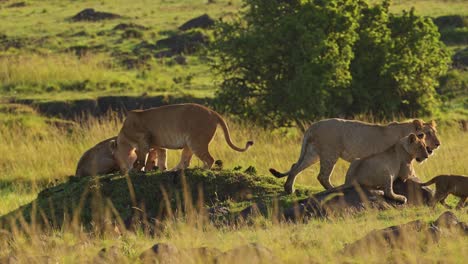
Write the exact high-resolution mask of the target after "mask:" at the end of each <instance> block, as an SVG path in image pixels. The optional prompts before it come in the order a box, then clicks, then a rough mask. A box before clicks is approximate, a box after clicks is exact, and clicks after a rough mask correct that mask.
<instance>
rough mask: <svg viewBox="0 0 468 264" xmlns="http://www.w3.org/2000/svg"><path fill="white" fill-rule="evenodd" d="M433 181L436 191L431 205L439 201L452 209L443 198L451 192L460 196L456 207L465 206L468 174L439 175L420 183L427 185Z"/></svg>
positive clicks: (467, 192)
mask: <svg viewBox="0 0 468 264" xmlns="http://www.w3.org/2000/svg"><path fill="white" fill-rule="evenodd" d="M434 183H435V185H436V192H435V195H434V199H433V200H432V206H435V204H436V203H437V202H440V203H441V204H442V205H443V206H445V207H446V208H449V209H452V207H450V206H449V205H448V204H446V203H445V199H446V198H447V196H448V195H449V194H453V195H455V196H458V197H460V201H459V202H458V204H457V209H461V208H463V207H465V202H466V198H467V197H468V176H462V175H439V176H436V177H434V178H432V179H431V180H430V181H428V182H425V183H423V184H421V185H422V186H428V185H431V184H434Z"/></svg>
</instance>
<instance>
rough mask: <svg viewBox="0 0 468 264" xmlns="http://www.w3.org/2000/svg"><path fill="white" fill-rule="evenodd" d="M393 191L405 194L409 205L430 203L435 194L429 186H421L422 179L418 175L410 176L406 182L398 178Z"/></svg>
mask: <svg viewBox="0 0 468 264" xmlns="http://www.w3.org/2000/svg"><path fill="white" fill-rule="evenodd" d="M393 191H394V192H395V193H396V194H401V195H404V196H405V197H406V198H407V199H408V201H407V204H409V205H429V204H430V201H431V200H432V197H433V196H434V194H433V192H432V190H431V189H430V188H429V187H427V186H421V180H419V178H417V177H413V178H409V179H407V180H406V181H405V182H403V181H402V180H400V179H397V180H396V181H395V182H394V183H393Z"/></svg>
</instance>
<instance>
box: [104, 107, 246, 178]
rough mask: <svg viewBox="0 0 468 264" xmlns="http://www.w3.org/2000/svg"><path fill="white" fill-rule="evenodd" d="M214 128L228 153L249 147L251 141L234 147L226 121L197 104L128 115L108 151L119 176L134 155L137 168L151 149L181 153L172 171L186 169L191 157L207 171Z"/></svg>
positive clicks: (211, 163) (141, 111)
mask: <svg viewBox="0 0 468 264" xmlns="http://www.w3.org/2000/svg"><path fill="white" fill-rule="evenodd" d="M218 125H220V126H221V128H222V129H223V132H224V137H225V139H226V142H227V144H228V145H229V146H230V147H231V148H232V149H234V150H236V151H239V152H244V151H246V150H247V149H248V148H249V147H250V146H251V145H253V142H252V141H248V142H247V143H246V145H245V147H244V148H239V147H237V146H235V145H234V144H233V143H232V141H231V137H230V134H229V129H228V127H227V124H226V121H224V119H223V118H222V117H221V115H219V114H218V113H216V112H215V111H213V110H210V109H208V108H206V107H204V106H202V105H198V104H175V105H168V106H162V107H156V108H151V109H148V110H134V111H130V112H129V113H128V115H127V118H126V119H125V121H124V124H123V126H122V129H121V130H120V132H119V135H118V137H117V141H116V142H115V144H111V147H112V149H113V151H114V156H115V158H116V159H117V160H118V162H119V167H120V170H121V172H122V173H127V172H128V170H130V169H131V168H132V165H133V156H132V153H133V152H134V151H135V152H136V154H137V161H138V163H139V164H140V166H141V164H144V160H145V155H146V153H148V152H149V150H150V148H151V147H152V146H154V147H157V148H164V149H183V151H182V157H181V159H180V163H179V164H178V165H177V166H176V167H175V168H174V169H173V170H179V169H185V168H187V167H188V166H189V164H190V160H191V158H192V155H193V154H195V155H196V156H197V157H198V158H200V159H201V160H202V161H203V162H204V164H205V166H204V167H205V168H207V169H210V168H211V166H212V165H213V163H214V159H213V157H212V156H211V154H210V152H209V151H208V145H209V144H210V142H211V140H212V139H213V137H214V134H215V132H216V128H217V126H218ZM137 169H138V167H137Z"/></svg>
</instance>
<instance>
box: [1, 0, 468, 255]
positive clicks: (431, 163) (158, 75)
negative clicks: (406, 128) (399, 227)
mask: <svg viewBox="0 0 468 264" xmlns="http://www.w3.org/2000/svg"><path fill="white" fill-rule="evenodd" d="M20 2H23V4H18V3H20ZM370 3H371V4H373V3H380V1H370ZM413 6H414V7H415V11H414V14H415V15H417V16H423V17H430V18H432V19H434V23H435V24H436V25H437V26H438V30H439V32H440V34H441V39H442V40H443V41H444V43H445V45H447V47H448V50H450V52H451V56H452V57H453V61H454V62H453V65H451V66H450V69H449V71H448V73H447V74H446V75H445V76H442V77H441V78H440V86H438V87H436V93H437V96H436V97H438V98H439V100H440V107H439V109H438V111H435V114H434V115H431V116H420V117H422V118H424V119H425V120H429V119H432V118H435V119H437V121H438V123H439V124H440V127H439V134H440V137H441V140H442V147H441V148H440V149H439V150H437V151H436V152H435V155H433V156H432V157H431V158H430V159H429V160H427V162H425V163H423V164H419V165H417V168H416V172H417V174H418V175H419V176H420V177H421V178H422V179H423V180H427V179H429V178H431V177H433V176H435V175H438V174H442V173H454V174H465V175H466V174H468V168H467V166H466V164H467V158H466V157H468V153H467V150H466V147H465V146H466V145H467V144H468V137H467V136H466V132H463V130H461V129H460V128H461V127H460V124H459V121H462V120H467V116H468V110H467V109H468V107H467V106H468V96H467V85H468V77H467V76H468V75H467V72H466V63H465V64H463V63H462V62H463V61H464V59H463V58H465V61H466V48H467V46H468V42H467V38H466V32H467V24H466V17H467V16H468V8H467V7H466V3H465V2H464V1H463V0H443V1H442V0H412V1H396V0H395V1H393V2H392V3H391V4H390V7H389V13H388V16H389V17H390V16H395V18H399V17H400V15H402V10H407V11H408V10H410V8H411V7H413ZM85 8H94V9H95V10H97V11H105V12H112V13H115V14H119V15H121V17H120V18H116V19H112V20H102V21H98V22H72V21H70V18H71V17H73V16H74V15H75V14H77V13H78V12H80V11H82V10H83V9H85ZM239 10H246V9H243V8H242V2H241V1H238V0H232V1H228V0H225V1H223V0H215V1H205V0H197V1H192V0H161V1H149V0H134V1H126V0H116V1H96V0H84V1H72V0H70V1H68V0H67V1H62V0H47V1H39V0H28V1H16V0H7V1H0V21H2V23H0V103H1V105H0V142H1V143H0V154H1V155H0V198H1V199H2V202H1V204H0V214H1V215H4V214H7V213H8V212H11V211H13V210H15V209H16V208H18V207H19V206H21V205H24V204H27V203H29V202H31V201H32V200H34V199H35V198H36V197H37V194H38V193H39V192H40V191H41V190H43V189H44V188H46V187H49V186H54V185H57V184H60V183H62V182H64V181H67V180H68V176H69V175H72V174H73V173H74V170H75V166H76V163H77V161H78V159H79V157H80V156H81V154H82V153H83V152H84V151H85V150H86V149H88V148H89V147H91V146H93V145H94V144H96V143H97V142H99V141H101V140H103V139H105V138H108V137H111V136H114V135H115V134H116V133H117V131H118V129H119V127H120V125H121V121H122V120H121V118H120V117H119V116H118V115H117V114H115V113H111V114H109V115H108V116H106V117H102V118H92V117H90V118H85V119H86V121H83V122H75V121H70V120H63V119H59V118H57V117H51V116H47V117H46V116H44V115H43V113H42V112H41V110H40V109H39V108H35V107H32V106H33V105H34V104H35V103H39V102H40V103H45V104H46V106H49V105H50V106H52V105H54V104H56V103H58V102H62V101H66V102H69V103H70V105H73V103H74V102H76V100H78V99H96V98H97V97H100V96H107V95H116V96H123V95H133V96H138V97H141V98H144V97H145V96H153V95H171V96H185V95H190V96H192V97H194V98H205V97H209V98H213V96H214V95H215V92H216V89H217V87H218V86H217V84H219V83H220V82H221V79H217V78H216V77H215V75H214V74H213V73H212V72H211V68H210V65H211V64H212V63H214V62H217V61H218V59H219V58H216V57H213V56H211V55H209V54H207V53H206V52H205V50H204V49H203V48H200V49H198V50H197V51H196V52H194V53H186V52H181V53H180V54H176V55H174V56H172V57H163V58H160V57H157V56H156V55H155V54H156V53H158V52H161V51H165V50H166V49H167V48H166V47H156V46H153V45H155V44H156V42H157V41H158V40H161V39H164V38H167V37H171V36H176V35H181V34H185V32H183V31H181V30H179V29H178V27H179V26H180V25H182V24H183V23H184V22H186V21H187V20H189V19H191V18H193V17H196V16H198V15H201V14H204V13H207V14H209V15H210V16H211V17H212V18H214V19H218V18H221V17H222V18H223V19H224V20H225V21H228V20H230V21H235V18H236V14H237V12H238V11H239ZM376 12H377V11H376ZM379 12H380V11H378V12H377V13H378V14H387V13H385V12H380V13H379ZM408 16H409V15H408ZM447 17H448V18H447ZM347 19H350V18H347ZM417 20H419V18H418V19H417ZM422 20H423V21H424V22H423V23H424V24H430V22H428V21H427V20H425V19H422ZM119 24H136V25H139V26H143V27H138V26H135V25H133V26H131V27H130V28H127V29H125V30H122V29H115V27H116V26H118V25H119ZM432 29H433V28H432ZM135 31H137V32H135ZM197 32H199V33H202V34H204V35H205V36H206V37H207V38H208V39H209V40H210V41H214V33H213V32H212V30H211V29H192V30H190V31H189V33H191V34H195V33H197ZM431 34H435V33H434V32H433V31H431ZM463 54H465V55H463ZM179 55H180V56H183V57H184V58H185V62H186V64H179V63H178V62H177V61H178V60H176V57H177V56H179ZM456 56H458V57H456ZM455 58H457V59H455ZM458 58H459V59H458ZM463 65H464V66H463ZM18 99H22V100H23V101H22V103H21V104H19V103H18V102H16V103H14V102H13V101H15V100H16V101H17V100H18ZM301 99H302V98H301ZM234 110H235V109H234ZM353 111H354V110H353ZM356 111H357V112H360V111H363V112H365V111H366V110H362V109H361V110H356ZM225 115H226V116H228V115H227V114H225ZM356 117H357V118H359V119H362V120H368V121H383V122H384V121H385V120H380V119H378V118H375V117H374V116H373V115H363V116H356ZM401 118H403V117H401ZM390 119H393V118H389V119H388V120H390ZM235 121H238V118H232V119H228V122H229V124H230V127H231V128H232V129H231V130H232V136H233V140H234V141H235V142H244V141H245V140H247V139H253V140H254V141H255V145H254V146H253V147H252V148H251V149H249V151H248V152H246V153H242V154H240V153H236V152H234V151H232V150H230V149H229V148H228V147H227V146H226V143H225V142H224V139H223V137H222V136H220V135H217V136H216V138H215V140H214V142H213V143H212V144H211V147H210V151H211V152H212V154H213V156H214V157H215V158H217V159H221V160H223V161H224V164H225V168H227V169H233V168H234V167H236V166H239V165H240V166H242V167H243V168H246V167H248V166H250V165H253V166H255V168H256V169H257V170H258V173H259V175H263V177H270V176H269V175H268V172H267V169H268V168H269V167H274V168H277V169H279V170H283V169H287V168H289V167H290V165H291V163H292V162H294V161H295V160H296V159H297V156H298V155H299V151H300V142H301V138H302V134H301V132H300V131H298V130H297V129H294V128H291V129H276V130H273V131H271V130H265V129H264V128H262V127H261V126H257V125H255V124H252V123H251V122H244V123H242V122H235ZM179 155H180V153H179V151H169V167H171V166H175V164H176V163H177V161H178V157H179ZM201 164H202V163H201V161H199V160H197V159H194V160H193V161H192V166H200V165H201ZM347 167H348V164H347V163H346V162H343V161H340V162H339V163H338V165H337V167H336V169H335V170H334V173H333V176H332V181H333V183H334V184H339V183H341V182H343V180H344V178H343V177H344V174H345V171H346V169H347ZM318 169H319V168H318V166H312V167H311V168H309V169H307V170H306V171H304V172H303V173H302V174H301V175H300V176H299V177H298V183H299V184H300V185H303V186H307V188H310V189H312V190H314V191H315V190H317V191H318V190H321V187H320V186H319V184H318V182H317V180H316V175H317V174H318ZM456 200H457V199H455V198H453V197H450V198H449V203H450V204H452V205H454V204H455V203H456ZM443 210H444V209H443V208H442V207H441V206H437V207H436V208H435V209H431V208H406V209H404V210H389V211H385V212H379V211H370V212H366V213H363V214H358V215H354V216H350V217H342V218H335V219H331V220H328V221H322V220H313V221H311V222H309V223H306V224H290V223H275V222H274V221H272V220H271V219H260V220H259V221H258V222H257V223H256V224H254V225H251V226H223V227H219V226H216V225H213V224H210V223H206V222H203V223H197V222H190V221H187V220H186V219H185V220H184V219H177V220H176V221H171V222H167V223H164V226H165V228H164V229H163V230H162V231H161V232H158V233H156V234H144V233H143V232H136V233H123V234H118V233H105V234H97V233H92V232H91V233H90V232H85V231H83V230H82V229H81V227H80V226H79V225H76V226H74V227H70V228H65V227H64V228H63V229H54V230H51V231H49V232H46V233H42V232H34V228H32V229H30V230H32V231H31V232H29V233H28V232H26V233H18V234H15V236H9V235H7V234H5V233H3V232H2V231H0V262H6V261H7V259H9V260H8V261H10V260H12V259H13V260H19V261H20V262H21V263H43V262H59V263H81V262H90V261H92V260H93V259H94V258H95V256H96V255H97V254H98V252H99V251H100V250H101V249H102V248H107V249H109V248H110V247H111V246H115V248H117V253H116V257H117V259H118V262H119V263H126V262H132V263H134V262H138V255H139V254H140V253H141V252H142V251H143V250H145V249H147V248H149V247H150V246H151V245H153V244H154V243H155V242H169V243H173V244H175V245H177V246H179V247H182V248H183V247H198V246H209V247H218V248H220V249H221V250H228V249H231V248H234V247H236V246H239V245H243V244H245V243H249V242H259V243H261V244H263V245H265V246H267V247H269V248H271V249H272V250H274V251H275V253H276V254H277V255H278V258H279V259H280V260H281V261H286V262H297V263H298V262H301V263H303V262H342V261H346V260H349V261H351V262H364V261H366V262H377V261H381V260H382V258H384V259H385V261H387V262H396V263H408V262H410V263H415V262H421V261H423V262H424V261H427V262H432V261H442V262H451V263H462V262H463V260H464V259H466V256H467V255H468V253H467V249H466V246H465V245H466V244H467V242H468V241H467V240H466V237H453V238H452V239H448V240H444V241H442V242H441V243H440V244H438V245H428V246H427V248H418V249H415V248H413V247H412V248H409V249H404V250H397V251H388V252H379V253H375V254H371V256H357V257H353V258H351V257H350V258H349V259H343V257H341V256H337V255H336V252H337V251H339V250H341V249H342V248H343V246H344V244H345V243H349V242H352V241H354V240H356V239H359V238H361V237H362V236H364V235H365V234H366V233H368V232H370V231H371V230H372V229H375V228H383V227H387V226H389V225H393V224H401V223H405V222H409V221H412V220H415V219H418V218H421V219H423V220H425V221H432V220H434V219H435V218H437V217H438V215H440V213H441V212H443ZM456 214H457V215H458V216H459V217H460V218H461V219H462V220H464V221H468V218H467V214H466V213H465V211H461V212H456ZM44 252H46V253H44Z"/></svg>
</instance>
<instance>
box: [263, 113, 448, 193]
mask: <svg viewBox="0 0 468 264" xmlns="http://www.w3.org/2000/svg"><path fill="white" fill-rule="evenodd" d="M436 132H437V131H436V123H435V122H434V121H431V122H430V123H424V122H423V121H421V120H414V121H410V122H402V123H399V122H393V123H390V124H388V125H377V124H370V123H365V122H361V121H356V120H344V119H338V118H332V119H324V120H321V121H318V122H316V123H314V124H312V125H311V126H310V127H309V128H308V129H307V131H306V132H305V134H304V139H303V141H302V149H301V155H300V157H299V160H298V161H297V162H296V163H295V164H293V165H292V166H291V169H290V170H289V171H287V172H284V173H281V172H279V171H277V170H275V169H273V168H271V169H270V172H271V173H272V174H273V175H274V176H276V177H277V178H281V177H284V176H288V179H287V181H286V183H285V185H284V189H285V191H286V192H287V193H292V192H293V191H294V189H293V186H294V181H295V180H296V176H297V175H298V174H299V173H300V172H301V171H303V170H304V169H306V168H307V167H309V166H311V165H312V164H314V163H316V162H317V161H319V160H320V173H319V175H318V177H317V178H318V180H319V182H320V184H322V186H323V187H325V189H331V188H333V186H332V184H331V182H330V175H331V173H332V171H333V168H334V167H335V163H336V162H337V161H338V158H342V159H344V160H346V161H348V162H352V161H353V160H355V159H359V158H364V157H367V156H370V155H372V154H375V153H379V152H382V151H384V150H386V149H387V148H389V147H390V146H392V145H394V144H395V143H396V142H398V140H400V139H401V138H402V137H405V136H407V135H409V134H410V133H414V134H416V135H417V136H418V137H420V138H422V137H424V136H425V138H426V144H427V147H428V152H429V153H432V151H433V150H434V149H436V148H437V147H439V145H440V141H439V139H438V138H437V135H436Z"/></svg>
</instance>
